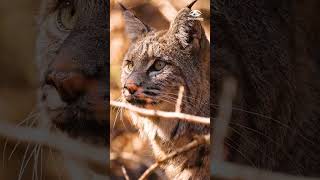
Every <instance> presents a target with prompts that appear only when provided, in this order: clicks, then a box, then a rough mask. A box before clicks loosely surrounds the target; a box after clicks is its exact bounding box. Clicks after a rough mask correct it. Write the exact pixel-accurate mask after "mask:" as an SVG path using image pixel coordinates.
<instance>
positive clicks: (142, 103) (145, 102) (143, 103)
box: [126, 97, 160, 109]
mask: <svg viewBox="0 0 320 180" xmlns="http://www.w3.org/2000/svg"><path fill="white" fill-rule="evenodd" d="M126 101H127V102H129V103H130V104H132V105H135V106H138V107H143V108H148V109H149V108H151V107H154V106H156V105H158V104H159V103H160V101H155V100H153V99H151V98H137V97H130V98H126Z"/></svg>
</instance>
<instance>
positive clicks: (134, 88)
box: [124, 79, 142, 96]
mask: <svg viewBox="0 0 320 180" xmlns="http://www.w3.org/2000/svg"><path fill="white" fill-rule="evenodd" d="M124 90H125V95H126V96H132V95H136V94H137V93H138V91H141V90H142V88H141V83H139V82H137V81H134V80H132V79H128V80H127V81H126V83H125V84H124Z"/></svg>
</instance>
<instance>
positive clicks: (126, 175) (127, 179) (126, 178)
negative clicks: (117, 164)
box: [121, 166, 130, 180]
mask: <svg viewBox="0 0 320 180" xmlns="http://www.w3.org/2000/svg"><path fill="white" fill-rule="evenodd" d="M121 169H122V173H123V176H124V178H125V180H130V178H129V176H128V173H127V170H126V168H125V167H124V166H122V167H121Z"/></svg>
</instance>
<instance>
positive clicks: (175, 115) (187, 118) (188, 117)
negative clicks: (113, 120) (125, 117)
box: [110, 101, 210, 124]
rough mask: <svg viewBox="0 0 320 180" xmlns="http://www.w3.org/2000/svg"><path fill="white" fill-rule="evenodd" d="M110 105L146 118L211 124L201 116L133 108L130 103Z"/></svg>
mask: <svg viewBox="0 0 320 180" xmlns="http://www.w3.org/2000/svg"><path fill="white" fill-rule="evenodd" d="M110 105H111V106H116V107H122V108H126V109H128V110H130V111H133V112H136V113H140V114H143V115H146V116H159V117H164V118H167V119H181V120H185V121H189V122H193V123H202V124H210V118H209V117H200V116H194V115H190V114H185V113H177V112H166V111H158V110H151V109H145V108H139V107H136V106H133V105H131V104H128V103H124V102H117V101H110Z"/></svg>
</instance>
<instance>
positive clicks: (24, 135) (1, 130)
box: [0, 122, 109, 166]
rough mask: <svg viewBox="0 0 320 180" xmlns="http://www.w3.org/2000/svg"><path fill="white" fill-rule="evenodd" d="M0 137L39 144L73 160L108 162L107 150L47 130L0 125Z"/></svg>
mask: <svg viewBox="0 0 320 180" xmlns="http://www.w3.org/2000/svg"><path fill="white" fill-rule="evenodd" d="M0 135H1V136H4V137H7V138H9V139H12V140H17V141H21V142H28V143H32V144H40V145H44V146H47V147H50V148H52V149H56V150H58V151H60V152H64V153H66V154H68V155H70V156H72V157H74V158H78V159H82V160H85V161H88V162H90V163H94V164H99V165H102V166H106V165H107V162H108V161H109V156H108V155H109V153H108V149H107V148H98V147H93V146H91V145H89V144H85V143H82V142H79V141H76V140H74V139H72V138H69V137H67V136H65V135H63V134H52V133H50V132H49V131H48V130H44V129H39V128H28V127H17V126H15V125H11V124H8V123H4V122H1V123H0Z"/></svg>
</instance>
